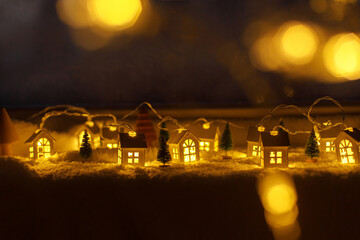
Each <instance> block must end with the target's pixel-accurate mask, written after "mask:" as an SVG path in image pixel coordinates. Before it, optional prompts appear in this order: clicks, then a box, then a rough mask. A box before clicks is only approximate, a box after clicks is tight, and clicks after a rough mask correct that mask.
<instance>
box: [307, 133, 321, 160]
mask: <svg viewBox="0 0 360 240" xmlns="http://www.w3.org/2000/svg"><path fill="white" fill-rule="evenodd" d="M305 155H306V156H308V157H310V158H311V159H314V158H316V157H319V155H320V150H319V145H318V143H317V140H316V136H315V131H314V129H312V131H311V133H310V136H309V138H308V141H307V143H306V146H305Z"/></svg>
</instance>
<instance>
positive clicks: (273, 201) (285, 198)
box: [266, 184, 296, 214]
mask: <svg viewBox="0 0 360 240" xmlns="http://www.w3.org/2000/svg"><path fill="white" fill-rule="evenodd" d="M266 198H267V202H268V204H267V206H268V209H267V210H268V211H269V212H271V213H273V214H283V213H286V212H288V211H291V210H292V209H293V208H294V206H295V203H296V194H295V192H294V190H293V189H292V188H290V187H289V186H288V185H286V184H279V185H275V186H273V187H271V188H270V189H269V190H268V192H267V195H266Z"/></svg>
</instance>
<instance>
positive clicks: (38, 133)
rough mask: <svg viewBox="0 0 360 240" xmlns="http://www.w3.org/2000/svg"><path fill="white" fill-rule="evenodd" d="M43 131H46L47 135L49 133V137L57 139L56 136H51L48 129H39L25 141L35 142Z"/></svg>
mask: <svg viewBox="0 0 360 240" xmlns="http://www.w3.org/2000/svg"><path fill="white" fill-rule="evenodd" d="M41 133H44V134H45V135H47V136H48V137H50V138H51V139H52V140H54V141H55V138H54V137H53V136H51V134H50V133H49V132H48V131H46V130H45V129H38V130H36V131H35V132H34V133H33V134H32V135H31V136H30V137H29V138H28V140H26V141H25V143H31V142H33V141H34V140H35V139H36V138H37V137H38V136H39V135H40V134H41Z"/></svg>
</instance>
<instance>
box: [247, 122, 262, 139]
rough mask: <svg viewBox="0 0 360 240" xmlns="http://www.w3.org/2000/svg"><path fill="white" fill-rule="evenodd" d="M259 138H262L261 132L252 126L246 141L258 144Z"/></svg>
mask: <svg viewBox="0 0 360 240" xmlns="http://www.w3.org/2000/svg"><path fill="white" fill-rule="evenodd" d="M259 137H260V132H259V131H258V130H257V128H256V127H253V126H250V127H249V130H248V133H247V137H246V141H251V142H258V141H259Z"/></svg>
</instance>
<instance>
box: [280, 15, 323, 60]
mask: <svg viewBox="0 0 360 240" xmlns="http://www.w3.org/2000/svg"><path fill="white" fill-rule="evenodd" d="M278 38H279V44H280V50H281V51H282V54H283V56H284V58H285V60H287V61H288V62H289V63H292V64H296V65H302V64H306V63H308V62H310V61H311V60H312V58H313V57H314V54H315V52H316V50H317V46H318V42H319V39H318V37H317V35H316V33H315V31H314V30H313V29H312V28H311V27H310V26H308V25H306V24H303V23H300V22H296V21H291V22H287V23H285V24H283V25H282V26H281V27H280V29H279V32H278Z"/></svg>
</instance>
